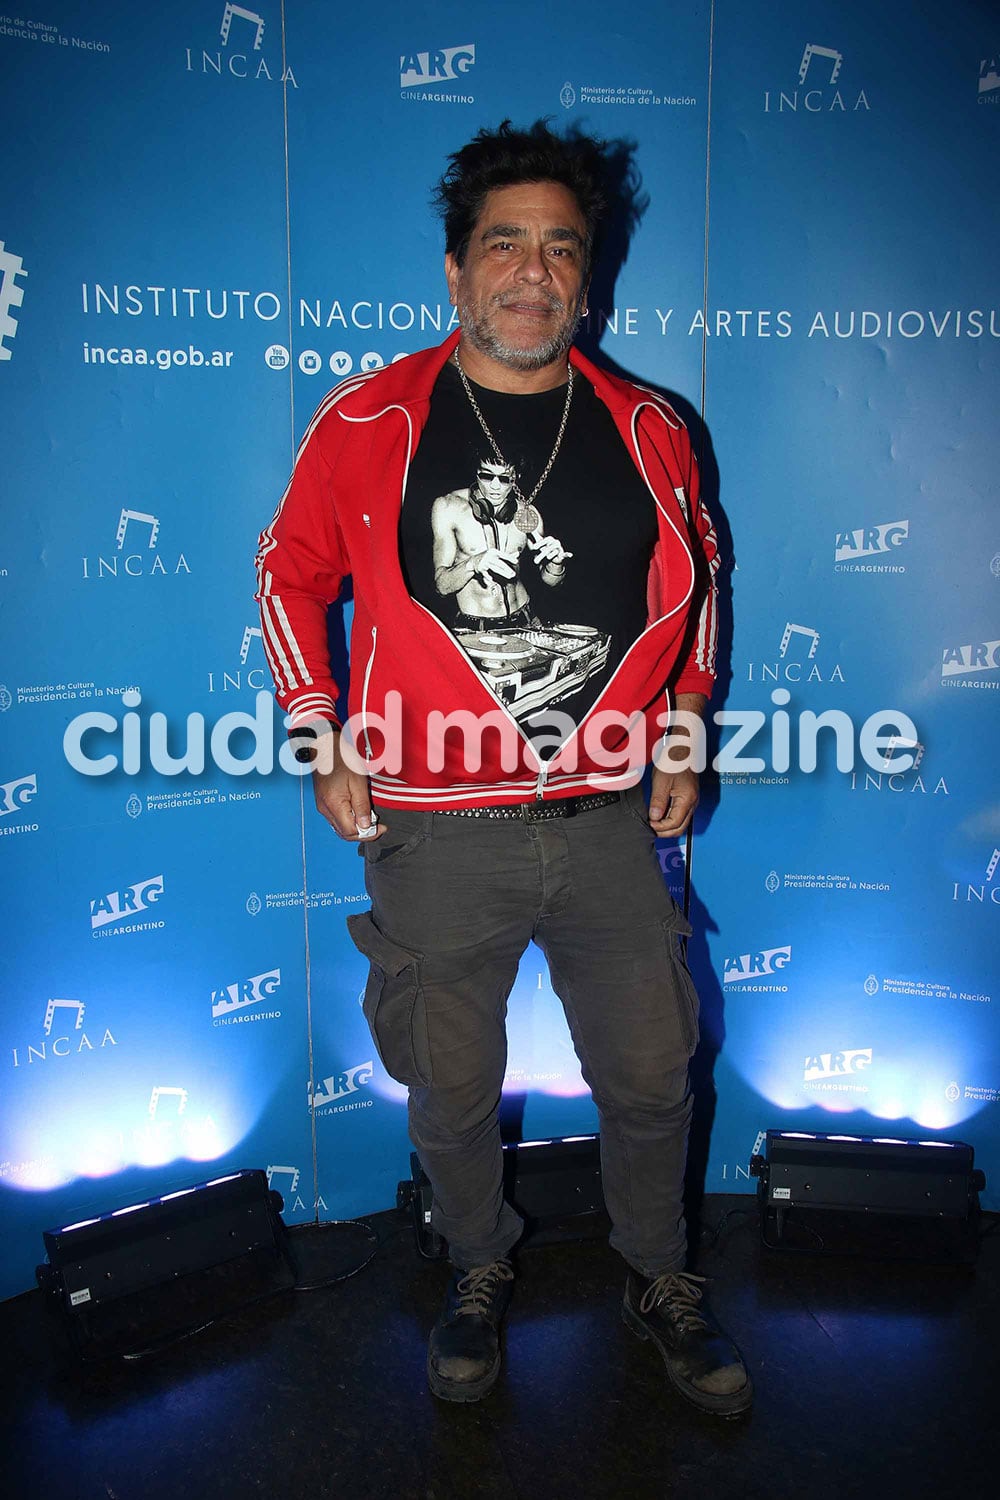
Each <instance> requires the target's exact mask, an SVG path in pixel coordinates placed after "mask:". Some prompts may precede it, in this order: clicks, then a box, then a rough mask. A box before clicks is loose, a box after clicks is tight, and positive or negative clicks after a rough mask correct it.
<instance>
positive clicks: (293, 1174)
mask: <svg viewBox="0 0 1000 1500" xmlns="http://www.w3.org/2000/svg"><path fill="white" fill-rule="evenodd" d="M279 1174H280V1176H282V1177H290V1178H291V1182H289V1183H288V1191H289V1192H290V1193H294V1192H295V1190H296V1188H297V1187H298V1185H299V1177H300V1175H301V1174H300V1172H299V1169H298V1167H268V1169H267V1185H268V1187H274V1179H275V1177H277V1176H279ZM283 1185H284V1184H283Z"/></svg>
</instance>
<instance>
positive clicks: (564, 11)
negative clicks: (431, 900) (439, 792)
mask: <svg viewBox="0 0 1000 1500" xmlns="http://www.w3.org/2000/svg"><path fill="white" fill-rule="evenodd" d="M0 56H2V58H3V64H4V69H3V76H4V79H5V84H4V88H3V91H2V97H0V115H2V120H3V134H4V139H5V141H6V142H7V146H6V149H5V151H4V167H5V171H4V191H3V195H2V199H0V398H2V400H0V410H2V412H3V419H4V427H5V438H4V457H5V462H4V489H5V497H6V506H5V522H4V527H3V536H2V540H0V602H2V621H3V647H2V655H0V683H2V686H0V837H2V846H0V847H2V855H3V860H4V947H3V953H4V963H3V966H2V974H0V984H2V993H3V1003H2V1016H0V1197H2V1208H3V1219H4V1224H5V1234H4V1236H3V1243H2V1251H0V1257H2V1267H0V1294H8V1295H9V1294H12V1293H15V1292H17V1291H19V1290H21V1289H23V1288H25V1287H27V1286H28V1285H30V1284H31V1280H32V1270H33V1266H34V1264H35V1262H36V1261H37V1260H38V1259H40V1257H41V1249H42V1247H41V1238H40V1235H41V1231H42V1229H43V1228H48V1227H52V1226H55V1225H58V1224H63V1223H67V1222H71V1221H75V1220H79V1219H82V1218H84V1217H87V1216H89V1215H91V1214H93V1213H96V1212H102V1211H106V1210H109V1209H113V1208H116V1207H120V1206H124V1205H127V1204H129V1203H130V1202H134V1201H136V1200H137V1199H142V1198H145V1197H147V1196H149V1195H151V1194H161V1193H164V1192H167V1191H170V1190H172V1189H175V1188H177V1187H179V1186H183V1185H184V1184H186V1183H189V1182H193V1181H199V1180H204V1179H205V1178H209V1177H213V1176H217V1175H220V1174H222V1173H223V1172H225V1171H226V1170H231V1169H233V1168H236V1167H245V1166H260V1167H266V1168H267V1169H268V1172H269V1174H270V1176H271V1179H272V1181H273V1183H274V1186H275V1187H277V1188H279V1189H280V1190H281V1191H282V1193H283V1195H284V1197H285V1202H286V1216H287V1218H288V1219H289V1220H290V1221H291V1222H299V1221H305V1220H307V1219H309V1218H310V1217H312V1216H313V1215H314V1214H317V1213H318V1214H319V1216H320V1217H331V1216H333V1217H347V1216H351V1215H356V1214H359V1213H363V1212H367V1211H372V1210H377V1209H381V1208H385V1207H388V1206H390V1205H391V1204H392V1203H393V1201H394V1192H395V1184H396V1182H397V1180H398V1179H399V1178H401V1177H404V1176H406V1175H407V1173H408V1151H409V1146H408V1142H407V1137H406V1129H405V1110H404V1107H403V1104H402V1101H401V1090H400V1089H399V1088H398V1087H397V1086H396V1085H394V1084H393V1083H392V1082H391V1081H390V1080H389V1079H387V1077H386V1076H385V1074H384V1072H383V1070H382V1068H381V1066H380V1064H379V1062H378V1060H377V1058H376V1057H374V1055H373V1050H372V1045H371V1041H370V1038H369V1034H368V1031H367V1028H366V1025H365V1023H364V1020H363V1017H362V1014H361V1009H360V1005H359V996H360V992H361V989H362V985H363V982H364V977H365V974H364V970H365V965H364V961H363V960H362V959H361V958H360V956H359V955H358V954H357V953H356V951H355V950H354V948H353V946H352V945H351V943H350V942H349V941H348V939H347V935H346V930H345V926H344V919H345V917H346V916H348V915H349V914H350V913H351V912H352V911H356V910H358V908H359V907H361V906H363V905H364V904H365V899H366V898H365V895H364V888H363V881H362V873H361V862H360V861H359V860H358V858H357V855H356V852H355V850H354V849H352V848H349V847H346V846H344V845H342V844H340V843H339V842H338V841H337V840H336V838H335V837H334V835H333V834H332V833H331V832H330V831H329V830H328V829H327V828H326V826H325V825H324V824H323V823H321V822H320V821H319V820H318V818H317V817H316V815H315V813H314V811H313V810H312V807H311V799H309V798H308V787H305V792H306V794H307V795H306V798H305V799H304V798H303V795H302V792H303V783H302V782H301V781H300V780H299V779H298V778H296V777H295V776H294V775H290V774H288V773H287V770H286V769H283V768H282V766H281V765H280V764H278V763H277V759H276V749H277V747H278V745H280V743H281V742H282V740H283V730H282V725H281V722H280V715H279V714H278V713H277V712H276V711H273V709H272V706H271V700H270V699H269V698H268V697H267V696H266V695H264V690H265V689H267V688H268V685H269V679H268V676H267V672H266V668H265V664H264V655H263V650H262V647H261V640H260V633H259V629H258V626H257V620H256V615H255V611H254V606H253V603H252V597H251V596H252V593H253V587H254V581H253V574H252V568H251V559H252V554H253V550H254V544H255V539H256V534H257V531H258V530H259V529H260V527H261V526H262V525H263V524H265V522H266V521H267V520H268V519H269V517H270V514H271V512H272V510H273V507H274V503H275V500H276V497H277V495H278V494H279V492H280V490H281V489H282V487H283V484H284V482H285V479H286V477H287V473H288V470H289V467H290V462H291V457H292V454H293V452H294V447H295V444H296V442H297V440H298V438H299V437H300V436H301V433H302V431H303V429H304V427H305V425H306V423H307V421H308V418H309V415H310V412H311V411H312V409H313V408H314V407H315V405H316V404H317V402H318V401H319V399H320V397H321V396H322V395H323V393H324V392H325V390H326V389H327V388H328V387H329V386H331V385H332V384H333V383H334V382H335V380H336V379H338V378H340V377H341V376H343V375H346V374H349V373H350V372H352V371H357V370H363V369H370V368H373V367H376V366H378V365H381V364H384V363H387V362H389V361H391V360H392V359H394V358H395V357H396V356H397V355H400V354H405V353H409V352H411V351H413V350H415V349H418V348H421V347H424V346H425V345H427V344H429V343H432V342H437V341H438V340H439V339H440V338H441V337H443V335H444V333H445V332H446V331H447V329H448V327H449V321H450V316H451V309H450V307H449V306H448V302H447V297H446V294H445V286H444V280H443V276H442V271H441V253H442V240H441V233H440V230H439V227H438V225H437V223H436V222H435V221H434V219H433V218H432V216H431V214H430V211H429V208H428V199H429V195H430V190H431V186H432V184H433V182H434V181H435V179H436V177H437V176H438V174H439V172H440V171H441V169H442V166H443V162H444V158H445V156H446V154H447V153H448V152H449V151H451V150H454V149H455V148H456V147H458V146H459V145H461V144H462V143H463V142H464V141H465V140H466V139H467V138H468V137H469V136H470V135H471V134H472V133H473V132H474V131H475V130H476V129H478V128H479V127H480V126H481V125H483V124H495V123H496V122H498V121H499V120H501V119H502V118H504V117H505V116H511V117H513V118H514V120H515V121H516V122H517V123H526V122H528V121H530V120H533V119H535V118H537V117H538V116H540V115H550V116H553V117H554V118H555V120H556V122H557V124H558V125H559V126H560V127H563V126H566V127H568V126H573V125H579V126H582V127H584V128H586V129H591V130H593V131H595V132H596V133H599V134H602V135H604V136H608V137H615V138H620V137H627V138H628V139H630V140H631V141H632V142H634V145H635V166H636V171H637V173H638V175H639V178H640V179H641V190H642V192H643V194H645V195H648V200H649V201H648V207H647V208H646V210H645V212H644V214H643V215H642V220H641V223H640V225H639V228H638V230H637V233H636V235H635V238H634V241H633V243H632V245H631V248H630V251H629V254H628V256H627V258H626V259H625V261H624V263H623V264H622V265H621V266H620V268H619V270H618V274H617V277H616V279H614V280H613V282H612V281H607V282H606V283H605V285H604V286H602V288H601V296H600V299H599V301H600V303H601V305H594V302H595V299H593V298H592V310H591V315H590V320H589V326H588V328H587V330H586V338H587V339H588V340H589V346H590V347H591V348H593V347H595V346H596V347H599V349H600V351H601V354H602V355H603V357H604V358H605V359H606V360H608V361H610V362H611V363H612V364H613V365H614V366H615V367H616V368H618V369H620V370H623V371H625V372H628V373H630V374H633V375H635V376H637V377H638V378H640V379H641V380H643V381H645V382H649V383H652V384H655V385H658V386H660V387H661V388H663V389H665V390H668V391H671V392H673V393H675V394H676V396H677V398H678V400H679V401H681V402H683V403H686V404H685V406H684V409H685V411H687V412H689V413H690V415H691V421H692V426H693V428H694V429H695V432H696V436H697V441H698V445H699V448H700V450H701V453H702V464H703V472H704V475H705V483H706V488H707V492H708V494H709V497H710V500H711V503H712V504H713V506H714V509H715V511H716V512H717V518H718V522H719V528H720V534H721V536H722V539H723V552H724V557H725V563H726V567H725V569H724V577H723V595H724V604H725V610H724V620H723V626H724V628H723V640H722V646H723V648H724V662H723V667H724V670H723V675H722V678H721V680H720V685H719V690H718V695H717V698H716V700H715V701H714V702H713V704H712V710H713V712H725V713H728V714H729V715H730V718H729V719H728V721H725V722H721V723H718V724H717V725H716V726H715V727H714V729H713V735H712V742H711V744H710V747H709V749H710V752H711V753H712V754H713V755H719V756H720V759H719V760H718V763H717V766H716V769H715V770H712V771H709V773H708V774H707V775H706V777H705V780H704V798H703V805H702V808H701V810H700V812H699V824H698V831H697V835H696V838H695V840H694V843H693V849H692V867H691V879H692V894H691V910H692V916H693V920H694V922H695V926H696V936H695V938H694V939H693V941H692V947H691V959H692V963H693V966H694V967H695V970H696V973H697V977H698V981H699V986H700V990H701V994H702V1006H703V1025H704V1033H705V1044H704V1063H705V1065H704V1067H703V1068H702V1069H701V1087H702V1089H703V1090H704V1091H705V1092H706V1096H707V1097H708V1098H710V1100H711V1108H709V1109H707V1110H706V1111H704V1112H703V1113H704V1116H705V1119H706V1120H707V1119H708V1118H709V1117H710V1116H712V1115H713V1114H714V1119H712V1128H711V1133H710V1136H708V1137H707V1140H706V1141H703V1142H702V1143H701V1145H700V1147H699V1151H700V1153H701V1154H700V1156H699V1164H700V1165H703V1166H704V1171H705V1187H706V1189H707V1191H709V1192H713V1191H729V1190H734V1189H735V1190H749V1189H750V1186H751V1184H750V1181H749V1177H748V1162H749V1158H750V1156H751V1154H752V1153H753V1151H754V1148H755V1146H756V1145H757V1143H758V1138H759V1133H760V1132H762V1131H763V1130H765V1129H766V1128H768V1127H775V1126H777V1127H781V1126H784V1127H786V1128H793V1129H805V1130H834V1131H839V1132H843V1133H851V1132H855V1133H865V1134H874V1135H878V1136H882V1135H884V1136H888V1137H914V1136H916V1137H918V1138H924V1139H931V1140H933V1139H965V1140H968V1141H970V1142H971V1143H972V1144H973V1145H974V1146H975V1148H976V1151H977V1155H978V1160H979V1163H980V1165H981V1166H983V1167H984V1169H985V1170H986V1172H987V1174H988V1175H990V1176H991V1177H994V1178H996V1177H998V1176H1000V1021H998V1017H997V1011H998V1010H1000V979H998V974H997V967H996V961H995V951H996V942H995V934H996V932H997V924H998V921H1000V853H998V846H1000V793H998V791H997V787H996V784H995V776H994V768H995V761H996V752H995V729H996V703H997V700H996V699H993V698H991V697H990V694H991V693H994V692H997V691H998V690H1000V598H998V595H1000V526H998V523H997V508H996V487H995V477H996V472H997V456H996V427H997V421H996V413H997V410H998V405H1000V378H998V371H1000V361H998V351H1000V345H998V339H1000V299H998V286H997V257H996V246H997V243H998V241H1000V211H998V202H997V196H996V193H995V191H994V188H993V184H994V180H995V171H996V159H997V147H998V141H1000V17H998V15H997V12H996V8H995V6H994V5H993V4H991V3H987V0H983V3H975V0H956V3H955V4H954V5H952V6H950V7H949V9H948V12H947V16H946V17H945V18H942V16H941V15H940V13H939V12H938V11H936V10H935V8H934V7H930V6H926V7H924V6H914V5H913V4H911V3H908V0H888V3H886V4H884V5H882V6H880V7H877V8H876V9H874V10H873V8H872V6H871V5H869V4H862V3H860V0H849V3H843V0H841V3H834V0H803V3H800V4H796V5H794V6H792V5H778V6H775V5H773V4H765V3H763V0H715V3H714V4H712V3H709V0H684V3H681V0H658V3H656V4H653V3H650V0H639V3H637V4H635V5H634V6H632V7H631V8H630V9H629V10H627V11H626V10H624V9H619V10H617V11H616V12H615V14H614V15H613V16H609V13H608V11H607V7H606V6H605V5H598V4H597V3H596V0H573V3H569V0H547V3H546V4H545V5H544V6H541V7H539V8H538V10H537V11H536V12H535V13H533V15H532V17H531V21H530V26H526V25H525V23H524V19H523V17H522V18H520V19H519V21H518V24H516V25H512V24H511V20H510V17H507V16H504V15H502V14H500V13H498V12H497V11H496V8H495V7H493V6H490V5H487V4H485V3H483V0H462V3H460V4H459V3H444V0H439V3H424V4H420V3H417V4H412V3H409V4H403V3H402V0H378V3H377V4H376V5H375V6H373V7H368V8H365V7H361V8H359V9H357V10H356V11H355V12H354V13H348V8H347V7H342V6H335V5H330V4H326V3H323V0H285V3H284V4H282V3H280V0H251V3H250V4H247V5H230V4H227V3H225V0H176V3H174V4H172V5H170V6H169V7H137V6H134V5H131V4H129V5H126V4H124V3H123V0H115V3H111V0H108V3H105V4H102V5H99V6H94V5H92V4H87V3H84V0H75V3H74V0H26V3H18V4H17V5H16V6H15V7H14V8H3V0H0ZM349 611H350V605H349V603H348V605H347V606H346V613H347V615H348V616H349ZM332 623H333V634H334V638H335V643H336V642H337V641H338V640H342V638H343V634H344V629H345V621H344V619H343V618H339V619H334V621H333V622H332ZM259 695H260V696H259ZM907 720H909V721H912V725H913V726H914V731H915V732H914V733H912V734H909V735H908V733H907ZM894 734H895V743H894V744H893V743H891V742H892V740H893V735H894ZM907 737H908V738H910V739H911V740H915V741H916V742H917V743H916V744H914V745H911V746H909V747H907V746H905V745H904V744H903V740H905V739H906V738H907ZM272 747H273V750H274V752H275V763H274V766H273V769H268V765H267V757H268V752H269V749H271V748H272ZM814 747H815V756H814V759H815V761H816V765H815V768H814V769H809V765H810V755H811V754H812V752H813V749H814ZM684 857H685V855H684V851H683V850H679V849H677V848H676V847H674V846H671V845H665V846H664V848H663V850H662V863H663V868H664V877H665V879H666V880H667V881H668V882H669V883H670V884H671V885H672V886H673V887H674V888H675V889H677V890H678V891H679V890H680V888H681V886H682V883H683V867H684ZM510 1035H511V1055H510V1073H509V1078H508V1087H509V1091H510V1094H511V1096H512V1100H511V1111H512V1117H513V1118H520V1128H521V1129H522V1131H523V1134H524V1137H525V1138H529V1139H531V1138H542V1137H548V1136H551V1135H567V1134H581V1133H585V1132H587V1131H589V1130H591V1129H593V1128H594V1123H595V1119H594V1113H593V1109H592V1105H591V1103H590V1101H589V1098H588V1097H587V1095H586V1092H585V1090H584V1087H583V1084H582V1082H581V1079H580V1075H579V1070H578V1067H577V1065H576V1062H575V1059H574V1057H573V1054H572V1050H571V1048H570V1045H569V1040H568V1035H567V1032H566V1029H565V1025H564V1023H563V1020H562V1017H561V1012H560V1010H559V1006H558V1003H557V1002H556V1000H555V998H554V996H553V994H552V991H551V989H550V987H549V982H548V977H547V974H546V971H545V966H544V963H543V962H542V961H541V959H540V957H539V956H538V955H537V954H535V953H534V952H529V953H528V954H527V955H526V957H525V959H524V963H523V967H522V972H521V976H520V980H519V983H518V986H517V989H516V991H515V994H514V996H513V999H512V1005H511V1020H510ZM987 1201H988V1202H990V1203H991V1204H992V1205H993V1206H996V1205H997V1202H998V1198H997V1193H996V1188H995V1183H994V1184H992V1185H991V1190H990V1191H989V1193H988V1195H987Z"/></svg>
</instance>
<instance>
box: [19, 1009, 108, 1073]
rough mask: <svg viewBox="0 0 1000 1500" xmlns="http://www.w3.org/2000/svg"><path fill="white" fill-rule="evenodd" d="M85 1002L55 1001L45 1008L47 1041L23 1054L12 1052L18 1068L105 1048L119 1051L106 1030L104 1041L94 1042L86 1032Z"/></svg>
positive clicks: (31, 1046)
mask: <svg viewBox="0 0 1000 1500" xmlns="http://www.w3.org/2000/svg"><path fill="white" fill-rule="evenodd" d="M84 1010H85V1006H84V1002H83V1001H82V1000H61V999H52V1000H50V1001H49V1002H48V1004H47V1005H46V1007H45V1018H44V1020H43V1022H42V1031H43V1033H44V1040H42V1041H40V1042H39V1043H38V1045H37V1046H33V1045H32V1044H31V1043H30V1042H29V1044H28V1046H27V1048H26V1049H23V1055H22V1052H21V1051H19V1050H18V1048H17V1047H12V1048H11V1057H12V1059H13V1066H14V1067H15V1068H20V1067H25V1066H28V1067H30V1066H31V1065H32V1064H33V1063H42V1062H48V1061H49V1060H50V1059H51V1058H53V1057H69V1056H70V1055H71V1054H79V1053H81V1052H93V1051H95V1049H97V1050H99V1049H100V1048H102V1047H117V1045H118V1043H117V1042H116V1041H115V1039H114V1037H113V1036H112V1035H111V1032H110V1030H109V1029H108V1028H107V1027H105V1029H104V1034H103V1036H102V1037H101V1039H100V1041H98V1042H92V1041H91V1040H90V1037H89V1036H88V1035H87V1033H86V1031H84V1029H83V1016H84Z"/></svg>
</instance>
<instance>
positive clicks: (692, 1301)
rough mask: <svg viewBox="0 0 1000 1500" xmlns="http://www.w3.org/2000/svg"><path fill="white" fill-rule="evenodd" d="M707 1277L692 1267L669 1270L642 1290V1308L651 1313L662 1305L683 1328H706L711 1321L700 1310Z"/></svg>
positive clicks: (640, 1306) (641, 1309)
mask: <svg viewBox="0 0 1000 1500" xmlns="http://www.w3.org/2000/svg"><path fill="white" fill-rule="evenodd" d="M706 1279H707V1278H706V1277H704V1276H694V1275H692V1273H691V1272H690V1271H668V1272H667V1273H666V1274H665V1275H663V1276H657V1277H656V1279H655V1281H651V1282H650V1283H649V1286H648V1287H647V1288H646V1290H645V1292H643V1294H642V1299H641V1301H640V1303H639V1311H640V1312H644V1313H648V1312H652V1310H653V1308H654V1307H663V1308H664V1309H665V1310H666V1311H667V1312H669V1314H670V1316H671V1317H672V1318H673V1319H674V1321H675V1322H676V1323H677V1325H678V1327H679V1328H681V1329H683V1330H689V1329H698V1328H706V1327H707V1326H708V1325H707V1323H706V1322H705V1319H704V1318H703V1317H702V1315H701V1313H700V1312H699V1311H698V1303H699V1302H700V1301H701V1299H702V1296H703V1293H702V1287H703V1286H704V1285H705V1282H706Z"/></svg>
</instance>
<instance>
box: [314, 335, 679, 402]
mask: <svg viewBox="0 0 1000 1500" xmlns="http://www.w3.org/2000/svg"><path fill="white" fill-rule="evenodd" d="M460 333H461V330H460V329H458V328H456V329H455V330H454V332H452V333H450V334H449V335H448V337H447V338H446V339H445V341H444V342H443V343H442V344H436V345H434V346H433V347H432V348H430V349H421V350H420V352H419V353H418V354H410V355H407V357H406V359H401V360H399V361H397V363H396V364H392V365H386V366H385V367H384V368H382V369H380V370H378V371H376V372H373V374H372V375H371V376H369V377H361V378H360V379H359V378H358V377H357V376H353V377H349V378H348V380H347V381H345V382H344V384H345V385H347V384H349V383H350V382H351V380H354V381H356V382H357V384H356V386H355V389H354V390H353V391H351V392H350V393H349V394H345V397H344V409H345V411H346V412H348V413H349V414H350V415H351V416H352V417H374V416H377V415H378V414H379V413H380V412H382V411H385V410H386V408H387V407H390V406H403V407H407V408H411V409H412V408H414V407H419V406H420V405H421V404H422V403H424V402H427V401H429V400H430V396H431V392H432V391H433V389H434V383H435V381H436V380H437V378H438V376H439V375H440V373H441V371H442V369H443V368H444V366H445V365H446V364H447V362H448V360H449V359H450V358H451V356H452V354H453V352H454V351H455V349H457V348H458V341H459V336H460ZM569 359H570V364H571V365H572V366H573V368H574V369H575V370H579V372H580V374H581V375H583V376H584V378H585V379H586V380H588V381H589V382H590V384H591V385H592V386H593V387H594V390H595V391H596V392H597V394H598V396H599V397H600V398H601V400H602V401H603V402H604V403H605V405H606V406H607V407H608V408H609V409H610V410H611V411H612V412H615V413H617V412H621V411H631V410H632V409H633V408H634V407H635V406H636V405H638V404H639V403H640V402H641V401H642V398H643V395H644V392H642V391H641V390H639V389H638V388H637V387H636V386H634V385H630V384H629V383H628V381H625V380H620V379H619V378H618V377H617V376H615V375H610V374H608V372H607V371H606V370H602V369H601V367H600V366H599V365H595V364H594V363H593V361H592V360H589V359H587V357H586V355H584V354H581V353H580V351H579V349H577V348H576V347H575V346H574V347H573V348H572V349H571V350H570V352H569ZM650 398H651V399H656V398H655V397H654V396H653V393H650Z"/></svg>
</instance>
